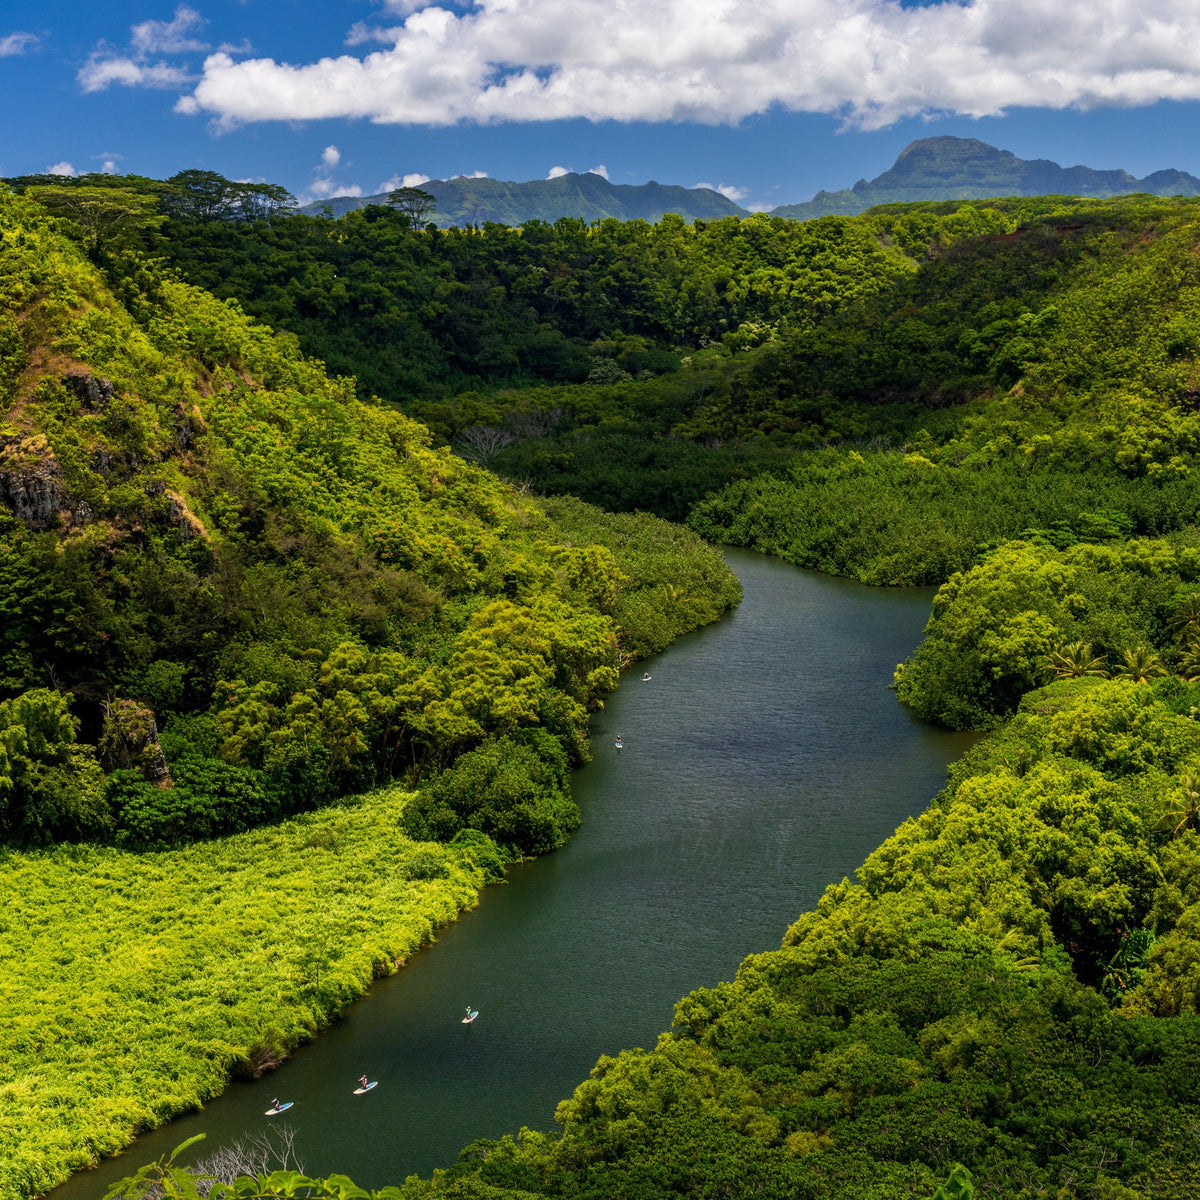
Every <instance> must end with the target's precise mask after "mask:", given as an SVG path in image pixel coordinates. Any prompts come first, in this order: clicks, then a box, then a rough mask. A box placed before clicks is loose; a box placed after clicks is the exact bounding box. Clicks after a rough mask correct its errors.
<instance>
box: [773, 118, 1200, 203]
mask: <svg viewBox="0 0 1200 1200" xmlns="http://www.w3.org/2000/svg"><path fill="white" fill-rule="evenodd" d="M1128 192H1151V193H1154V194H1156V195H1160V196H1175V195H1184V196H1195V195H1200V179H1197V178H1196V177H1195V176H1193V175H1189V174H1187V173H1186V172H1185V171H1178V170H1164V171H1156V172H1154V174H1152V175H1148V176H1146V178H1145V179H1137V178H1135V177H1134V176H1133V175H1130V174H1129V172H1128V171H1120V170H1117V171H1098V170H1095V169H1093V168H1092V167H1083V166H1076V167H1061V166H1059V164H1058V163H1056V162H1051V161H1050V160H1049V159H1045V158H1037V159H1022V158H1018V157H1017V156H1016V155H1015V154H1013V152H1012V151H1011V150H1000V149H998V148H997V147H995V146H990V145H988V143H987V142H981V141H980V140H979V139H978V138H960V137H952V136H950V135H948V134H943V135H941V136H939V137H930V138H920V139H918V140H917V141H915V142H909V144H908V145H907V146H905V147H904V149H903V150H901V151H900V154H899V155H898V156H897V158H896V161H895V162H894V163H893V164H892V166H891V167H889V168H888V169H887V170H886V171H884V172H883V174H882V175H877V176H876V177H875V178H874V179H872V180H869V181H868V180H862V179H860V180H859V181H858V183H856V184H855V185H854V187H853V188H848V189H845V190H843V191H838V192H818V193H817V194H816V196H814V197H813V199H812V200H810V201H809V202H808V203H807V204H789V205H785V206H784V207H782V208H777V209H774V210H773V213H772V215H773V216H780V217H792V218H796V219H798V220H807V219H810V218H812V217H820V216H826V215H829V214H833V213H840V214H843V215H846V216H851V215H853V214H854V213H860V212H862V211H863V210H864V209H867V208H871V207H872V206H873V205H876V204H895V203H897V202H902V201H913V200H981V199H986V198H987V197H989V196H1041V195H1047V194H1056V193H1062V194H1064V195H1071V196H1094V197H1096V198H1103V197H1106V196H1119V195H1123V194H1126V193H1128Z"/></svg>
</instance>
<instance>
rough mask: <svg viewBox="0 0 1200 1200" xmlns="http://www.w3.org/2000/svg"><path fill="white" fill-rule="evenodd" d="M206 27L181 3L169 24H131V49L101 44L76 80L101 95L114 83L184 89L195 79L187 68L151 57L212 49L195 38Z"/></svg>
mask: <svg viewBox="0 0 1200 1200" xmlns="http://www.w3.org/2000/svg"><path fill="white" fill-rule="evenodd" d="M205 24H206V22H205V20H204V18H203V17H202V16H201V15H200V14H199V13H198V12H196V10H195V9H194V8H188V6H187V5H186V4H181V5H179V7H178V8H177V9H176V10H175V16H174V17H173V18H172V19H171V20H170V21H141V22H139V23H138V24H137V25H131V26H130V28H129V49H128V50H117V49H115V48H114V47H112V46H109V45H107V44H106V43H104V42H101V44H100V45H99V46H97V47H96V49H95V50H93V51H92V53H91V54H90V55H89V56H88V60H87V62H86V63H84V65H83V66H82V67H80V69H79V73H78V74H77V75H76V79H77V80H78V82H79V85H80V87H82V88H83V90H84V91H85V92H102V91H104V90H105V89H106V88H108V87H110V86H111V85H112V84H114V83H117V84H121V85H122V86H123V87H150V88H181V87H184V86H186V85H187V84H188V83H190V82H192V80H193V76H192V75H191V73H190V72H189V71H188V70H187V69H186V68H185V67H181V66H176V65H174V64H171V63H168V62H165V61H163V60H162V59H159V60H158V61H157V62H153V61H151V58H152V56H153V55H161V54H189V53H196V52H197V51H203V50H207V49H209V44H208V43H207V42H202V41H199V40H198V39H197V38H195V37H193V36H192V34H193V33H196V32H197V31H199V30H200V29H201V28H203V26H204V25H205ZM230 61H232V59H231V60H230Z"/></svg>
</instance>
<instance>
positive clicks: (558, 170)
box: [546, 167, 571, 179]
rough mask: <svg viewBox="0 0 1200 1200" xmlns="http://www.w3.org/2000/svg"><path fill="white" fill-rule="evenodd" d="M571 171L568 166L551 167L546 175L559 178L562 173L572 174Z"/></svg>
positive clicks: (549, 177)
mask: <svg viewBox="0 0 1200 1200" xmlns="http://www.w3.org/2000/svg"><path fill="white" fill-rule="evenodd" d="M570 174H571V171H570V168H568V167H551V168H550V170H549V172H548V173H547V175H546V178H547V179H558V178H559V177H560V176H562V175H570Z"/></svg>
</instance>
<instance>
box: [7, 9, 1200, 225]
mask: <svg viewBox="0 0 1200 1200" xmlns="http://www.w3.org/2000/svg"><path fill="white" fill-rule="evenodd" d="M0 89H2V94H0V100H2V102H3V105H4V109H3V110H4V112H5V113H6V114H8V117H9V119H8V120H7V121H6V122H5V126H4V129H3V133H2V134H0V173H3V174H7V175H15V174H24V173H29V172H34V171H43V170H46V169H48V168H57V169H59V170H62V171H68V170H73V171H76V172H83V171H88V170H117V171H126V172H136V173H139V174H146V175H152V176H156V177H160V178H161V177H166V176H168V175H171V174H173V173H174V172H175V171H178V170H181V169H183V168H186V167H205V168H210V169H213V170H216V171H220V172H221V173H222V174H225V175H228V176H230V177H231V178H253V179H266V180H269V181H271V182H275V183H282V184H284V185H285V186H286V187H288V188H289V189H290V190H292V191H294V192H296V193H297V194H300V195H301V196H302V197H303V198H305V199H309V198H318V197H323V196H327V195H335V194H344V193H350V194H355V193H356V192H357V193H358V194H371V193H373V192H376V191H378V190H380V188H381V187H382V186H384V185H385V184H391V185H392V186H395V184H396V183H397V182H400V181H403V180H404V179H405V177H409V178H410V179H413V180H415V179H416V177H419V176H425V177H432V178H446V177H448V176H450V175H455V174H471V173H473V172H484V173H486V174H488V175H492V176H494V177H497V178H503V179H531V178H538V177H544V176H546V175H547V174H549V173H550V172H551V171H552V170H553V169H556V168H557V169H562V168H568V169H571V170H579V171H583V170H588V169H593V168H595V169H600V168H603V170H604V172H605V173H607V175H608V177H609V178H610V179H612V180H613V182H615V183H642V182H645V181H646V180H648V179H657V180H658V181H659V182H662V183H677V184H683V185H685V186H694V185H696V184H698V183H706V184H709V185H712V186H720V187H722V188H723V190H726V191H727V192H728V194H731V195H732V196H734V198H736V199H738V200H739V201H740V202H741V203H743V204H746V205H748V206H754V207H769V206H772V205H775V204H786V203H793V202H796V201H799V200H805V199H808V198H809V197H810V196H811V195H812V193H813V192H814V191H816V190H817V189H819V188H830V189H834V188H838V187H845V186H849V185H851V184H853V183H854V182H855V180H857V179H858V178H860V177H867V178H870V177H872V176H874V175H877V174H879V173H880V172H881V171H883V170H885V169H886V168H887V167H888V166H890V164H891V163H892V161H893V160H894V159H895V157H896V155H897V153H898V152H899V151H900V150H901V149H902V148H903V147H904V146H905V145H906V144H907V143H908V142H910V141H912V140H913V139H914V138H918V137H927V136H930V135H933V134H944V133H948V134H955V135H958V136H963V137H978V138H981V139H982V140H984V141H987V142H991V143H992V144H993V145H998V146H1001V147H1003V148H1005V149H1009V150H1012V151H1014V152H1015V153H1016V154H1018V155H1020V156H1021V157H1023V158H1050V159H1054V160H1055V161H1057V162H1060V163H1062V164H1063V165H1067V166H1069V165H1074V164H1076V163H1085V164H1087V165H1089V166H1094V167H1104V168H1111V167H1124V168H1125V169H1126V170H1129V171H1131V172H1133V173H1134V174H1136V175H1144V174H1147V173H1148V172H1150V171H1153V170H1157V169H1160V168H1164V167H1178V168H1181V169H1183V170H1188V171H1191V172H1193V173H1195V174H1198V175H1200V5H1196V4H1195V3H1194V2H1193V0H1055V2H1054V3H1051V2H1050V0H961V2H957V3H949V2H947V3H926V4H922V5H914V4H898V3H895V2H894V0H753V2H751V0H480V2H479V3H477V4H469V3H462V2H459V3H453V2H451V0H442V3H441V5H440V6H439V5H437V4H428V3H423V2H422V0H326V2H323V3H317V2H308V3H301V2H300V0H271V2H269V3H268V2H266V0H191V2H190V3H188V4H180V3H174V2H171V0H167V2H165V3H163V2H159V0H109V2H107V3H103V4H97V3H94V2H92V0H86V2H85V0H49V2H42V3H36V4H35V3H31V2H28V0H9V3H7V4H5V5H4V6H3V8H2V9H0Z"/></svg>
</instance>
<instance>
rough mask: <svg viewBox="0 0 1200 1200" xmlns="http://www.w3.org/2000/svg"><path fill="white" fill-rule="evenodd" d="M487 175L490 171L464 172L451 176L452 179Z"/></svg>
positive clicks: (475, 177) (484, 177)
mask: <svg viewBox="0 0 1200 1200" xmlns="http://www.w3.org/2000/svg"><path fill="white" fill-rule="evenodd" d="M487 177H488V173H487V172H486V171H472V172H471V173H470V174H469V175H467V174H465V173H464V174H462V175H451V176H450V178H451V179H486V178H487Z"/></svg>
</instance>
